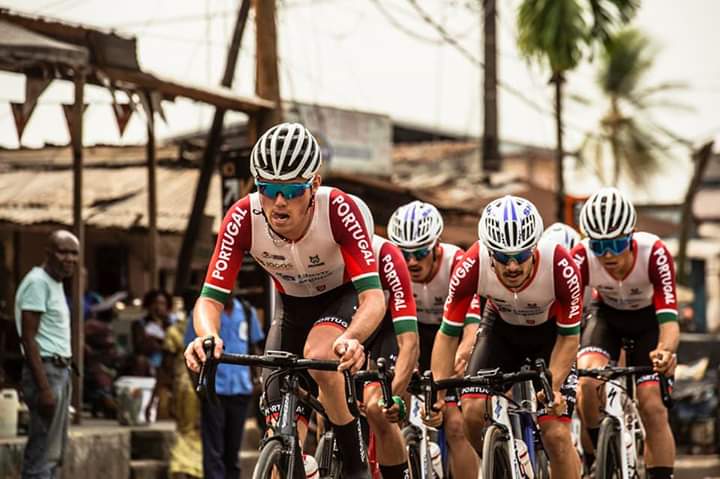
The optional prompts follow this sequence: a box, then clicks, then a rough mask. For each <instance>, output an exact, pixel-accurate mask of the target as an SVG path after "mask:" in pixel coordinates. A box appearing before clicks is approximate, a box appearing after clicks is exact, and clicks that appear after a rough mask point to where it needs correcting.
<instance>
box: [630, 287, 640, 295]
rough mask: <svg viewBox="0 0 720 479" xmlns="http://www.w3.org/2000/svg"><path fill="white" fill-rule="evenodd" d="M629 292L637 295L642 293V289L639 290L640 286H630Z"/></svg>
mask: <svg viewBox="0 0 720 479" xmlns="http://www.w3.org/2000/svg"><path fill="white" fill-rule="evenodd" d="M630 294H634V295H638V294H642V291H640V288H630Z"/></svg>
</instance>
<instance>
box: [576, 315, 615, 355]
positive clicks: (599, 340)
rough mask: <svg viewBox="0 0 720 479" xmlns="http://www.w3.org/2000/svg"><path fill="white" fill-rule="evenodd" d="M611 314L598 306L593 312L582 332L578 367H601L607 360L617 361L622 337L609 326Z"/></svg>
mask: <svg viewBox="0 0 720 479" xmlns="http://www.w3.org/2000/svg"><path fill="white" fill-rule="evenodd" d="M613 312H614V311H613V310H612V309H611V308H608V307H607V306H604V305H600V306H598V307H597V309H596V310H595V314H594V315H593V317H592V319H590V321H588V324H587V325H586V327H585V329H584V330H583V332H582V336H581V339H580V352H579V353H578V367H580V368H592V367H602V366H603V365H605V364H607V362H608V361H609V360H611V359H612V360H616V361H617V359H618V358H619V357H620V346H621V344H622V336H621V334H620V333H619V332H618V331H615V328H613V327H612V326H611V325H610V324H609V317H611V316H612V315H613Z"/></svg>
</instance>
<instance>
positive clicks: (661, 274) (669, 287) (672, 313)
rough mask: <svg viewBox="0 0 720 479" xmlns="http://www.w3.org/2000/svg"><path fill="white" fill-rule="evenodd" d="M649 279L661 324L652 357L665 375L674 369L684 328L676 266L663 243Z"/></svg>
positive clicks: (652, 260)
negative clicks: (676, 279)
mask: <svg viewBox="0 0 720 479" xmlns="http://www.w3.org/2000/svg"><path fill="white" fill-rule="evenodd" d="M648 276H649V277H650V282H651V283H652V284H653V305H654V306H655V314H656V315H657V320H658V323H660V332H659V336H658V344H657V348H655V350H654V351H652V352H651V353H650V356H651V358H652V359H653V364H654V365H655V368H656V370H657V371H660V372H663V373H664V372H666V371H668V370H670V369H672V368H673V367H674V366H673V364H672V363H673V362H674V361H675V356H674V354H675V352H676V351H677V348H678V343H679V342H680V326H679V325H678V322H677V290H676V283H675V264H674V263H673V261H672V256H671V255H670V252H669V251H668V250H667V247H666V246H665V244H664V243H663V242H662V241H661V240H658V241H657V242H656V243H655V244H654V245H653V249H652V253H651V254H650V264H649V265H648Z"/></svg>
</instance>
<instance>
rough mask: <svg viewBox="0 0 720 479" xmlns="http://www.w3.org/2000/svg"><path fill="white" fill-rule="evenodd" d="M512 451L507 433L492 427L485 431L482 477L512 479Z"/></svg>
mask: <svg viewBox="0 0 720 479" xmlns="http://www.w3.org/2000/svg"><path fill="white" fill-rule="evenodd" d="M510 464H511V462H510V449H509V448H508V442H507V439H506V437H505V431H503V430H502V429H500V428H499V427H498V426H495V425H491V426H490V427H488V428H487V430H486V431H485V437H484V441H483V454H482V467H481V470H482V477H483V478H488V479H489V478H492V479H503V478H512V476H513V474H512V469H511V466H510Z"/></svg>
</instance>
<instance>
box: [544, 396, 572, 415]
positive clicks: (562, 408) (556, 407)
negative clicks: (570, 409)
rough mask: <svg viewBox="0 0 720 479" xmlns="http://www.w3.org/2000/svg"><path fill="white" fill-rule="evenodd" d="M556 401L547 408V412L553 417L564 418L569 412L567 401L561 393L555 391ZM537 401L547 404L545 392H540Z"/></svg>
mask: <svg viewBox="0 0 720 479" xmlns="http://www.w3.org/2000/svg"><path fill="white" fill-rule="evenodd" d="M553 395H554V396H555V400H554V401H553V402H552V404H548V405H547V406H545V410H546V411H547V413H548V414H550V415H552V416H562V415H563V414H565V413H566V412H567V401H566V400H565V396H563V395H562V393H560V391H553ZM537 400H538V401H540V402H541V403H543V404H545V391H538V393H537Z"/></svg>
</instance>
